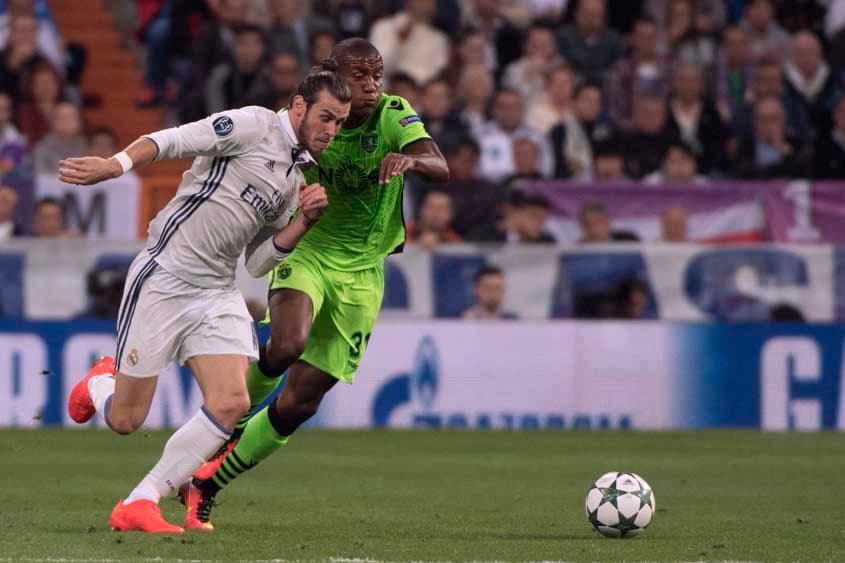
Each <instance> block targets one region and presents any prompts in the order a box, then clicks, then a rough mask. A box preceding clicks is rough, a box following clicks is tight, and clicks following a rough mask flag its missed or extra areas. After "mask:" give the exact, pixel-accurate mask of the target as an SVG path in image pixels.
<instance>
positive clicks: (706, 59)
mask: <svg viewBox="0 0 845 563" xmlns="http://www.w3.org/2000/svg"><path fill="white" fill-rule="evenodd" d="M667 10H668V13H667V24H666V33H665V37H664V43H665V48H666V52H667V53H668V54H669V55H670V56H671V57H672V60H673V61H676V62H681V63H686V64H693V65H696V66H699V67H701V68H704V69H707V71H708V72H709V70H710V67H711V66H712V65H713V63H714V62H715V56H716V41H715V39H714V36H713V33H712V30H711V31H710V32H703V31H701V30H699V29H698V27H697V26H696V22H695V6H694V2H693V0H670V1H669V2H668V4H667Z"/></svg>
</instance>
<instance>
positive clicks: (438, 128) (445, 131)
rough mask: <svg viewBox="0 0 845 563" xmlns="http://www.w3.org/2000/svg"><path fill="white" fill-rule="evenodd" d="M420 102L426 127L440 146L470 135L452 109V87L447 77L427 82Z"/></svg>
mask: <svg viewBox="0 0 845 563" xmlns="http://www.w3.org/2000/svg"><path fill="white" fill-rule="evenodd" d="M419 103H420V107H419V111H420V114H421V116H422V120H423V123H425V129H426V131H428V134H429V135H431V138H432V139H434V141H435V142H436V143H437V145H438V146H443V145H444V143H446V144H447V143H449V142H455V141H457V140H459V139H460V138H462V137H465V136H467V135H469V130H468V129H467V127H466V126H465V125H464V124H463V123H462V122H461V119H460V118H459V117H458V115H457V114H456V113H455V112H453V111H452V88H451V86H449V82H447V81H446V79H443V78H436V79H434V80H432V81H431V82H429V83H428V84H426V85H425V88H424V89H423V95H422V97H421V98H420V99H419Z"/></svg>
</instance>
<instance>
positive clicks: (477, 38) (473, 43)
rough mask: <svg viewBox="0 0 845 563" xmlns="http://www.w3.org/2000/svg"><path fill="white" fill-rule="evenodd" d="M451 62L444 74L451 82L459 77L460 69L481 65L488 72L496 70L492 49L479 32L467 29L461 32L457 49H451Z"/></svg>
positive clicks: (474, 29)
mask: <svg viewBox="0 0 845 563" xmlns="http://www.w3.org/2000/svg"><path fill="white" fill-rule="evenodd" d="M453 51H454V53H453V56H452V60H451V62H450V63H449V68H448V69H447V70H446V74H447V75H448V76H449V78H450V79H451V80H453V81H454V77H455V76H457V75H460V72H461V70H462V69H464V68H467V67H470V66H476V65H481V66H483V67H485V68H487V69H488V70H490V71H494V70H496V59H495V56H494V55H493V49H492V47H491V46H490V44H489V43H487V38H486V37H485V36H484V33H482V32H481V30H479V29H476V28H467V29H465V30H463V31H462V32H461V35H460V41H458V44H457V48H453Z"/></svg>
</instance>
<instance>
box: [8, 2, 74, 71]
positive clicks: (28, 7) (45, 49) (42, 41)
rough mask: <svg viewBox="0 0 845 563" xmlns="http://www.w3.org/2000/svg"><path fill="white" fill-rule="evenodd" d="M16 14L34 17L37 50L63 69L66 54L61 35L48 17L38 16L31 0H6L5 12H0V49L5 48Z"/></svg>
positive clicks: (55, 65)
mask: <svg viewBox="0 0 845 563" xmlns="http://www.w3.org/2000/svg"><path fill="white" fill-rule="evenodd" d="M42 15H43V14H42ZM18 16H25V17H31V18H33V19H35V22H36V24H37V31H36V45H37V46H38V52H39V53H40V54H41V55H42V56H43V57H44V58H45V59H47V60H48V61H49V62H50V64H52V65H53V66H54V67H56V68H58V69H64V68H65V63H66V60H65V59H66V57H67V55H66V54H65V49H64V45H63V44H62V35H61V33H59V30H58V29H56V25H55V23H53V21H52V19H51V18H50V17H38V14H36V13H35V11H34V9H33V5H32V0H8V2H7V4H6V12H5V13H3V14H0V49H5V48H6V45H7V44H8V43H9V41H10V39H9V36H10V34H11V23H12V20H13V19H15V18H16V17H18Z"/></svg>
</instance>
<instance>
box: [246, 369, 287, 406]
mask: <svg viewBox="0 0 845 563" xmlns="http://www.w3.org/2000/svg"><path fill="white" fill-rule="evenodd" d="M258 364H259V362H255V363H254V364H250V365H249V369H248V370H247V372H246V388H247V391H249V403H250V405H252V406H253V407H254V406H255V405H260V404H261V403H263V402H264V399H266V398H267V397H269V396H270V395H271V394H272V393H273V391H275V390H276V387H278V386H279V383H280V382H281V381H282V374H281V373H280V374H279V375H267V374H265V373H264V372H263V371H261V368H260V367H258Z"/></svg>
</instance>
